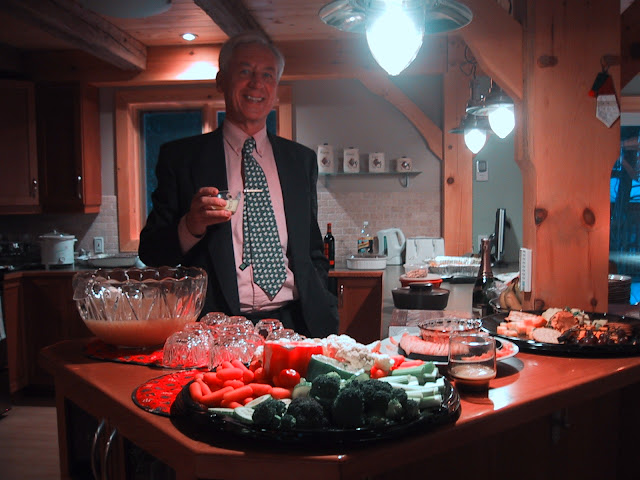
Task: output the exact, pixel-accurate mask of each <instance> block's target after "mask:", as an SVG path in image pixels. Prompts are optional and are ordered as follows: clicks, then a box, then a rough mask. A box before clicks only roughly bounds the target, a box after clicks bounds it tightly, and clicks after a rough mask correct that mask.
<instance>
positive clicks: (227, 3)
mask: <svg viewBox="0 0 640 480" xmlns="http://www.w3.org/2000/svg"><path fill="white" fill-rule="evenodd" d="M193 3H195V4H196V5H197V6H199V7H200V8H201V9H202V10H203V11H204V12H205V13H206V14H207V15H209V17H210V18H211V20H213V21H214V23H215V24H216V25H218V27H220V29H221V30H222V31H223V32H224V33H226V34H227V35H228V36H230V37H231V36H233V35H235V34H237V33H241V32H245V31H247V30H253V31H259V32H261V33H262V34H263V35H265V36H266V37H267V38H269V36H268V35H267V32H265V31H264V29H263V28H262V26H261V25H260V24H259V23H258V21H257V20H256V19H255V18H254V17H253V16H252V15H251V13H250V12H249V10H248V9H247V7H246V6H245V5H244V3H242V1H240V0H193Z"/></svg>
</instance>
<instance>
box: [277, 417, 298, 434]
mask: <svg viewBox="0 0 640 480" xmlns="http://www.w3.org/2000/svg"><path fill="white" fill-rule="evenodd" d="M297 423H298V422H297V420H296V417H294V416H293V415H290V414H289V413H285V414H284V415H283V416H282V420H280V430H287V431H290V430H294V429H295V428H296V424H297Z"/></svg>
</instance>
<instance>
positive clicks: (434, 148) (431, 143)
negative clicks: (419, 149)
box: [358, 72, 442, 160]
mask: <svg viewBox="0 0 640 480" xmlns="http://www.w3.org/2000/svg"><path fill="white" fill-rule="evenodd" d="M358 80H360V82H361V83H362V84H363V85H364V86H365V87H366V88H367V89H368V90H369V91H370V92H371V93H373V94H375V95H377V96H379V97H381V98H383V99H384V100H386V101H387V102H389V103H391V104H392V105H393V106H394V107H396V108H397V109H398V111H400V112H401V113H402V114H403V115H404V116H405V117H407V119H408V120H409V121H410V122H411V123H412V124H413V125H414V126H415V127H416V129H417V130H418V132H419V133H420V136H422V138H423V139H424V141H425V142H426V143H427V148H429V150H431V153H433V154H434V155H435V156H436V157H437V158H438V160H442V130H441V129H440V127H438V126H437V125H436V124H435V123H433V121H432V120H431V119H430V118H429V117H427V116H426V115H425V114H424V112H423V111H422V110H420V108H419V107H418V106H417V105H416V104H415V103H413V101H411V99H410V98H409V97H407V96H406V95H405V94H404V92H403V91H402V90H401V89H400V88H398V87H397V86H396V85H395V84H394V83H393V82H392V81H391V80H390V79H389V76H388V75H387V74H386V73H384V72H363V73H362V74H361V75H359V76H358Z"/></svg>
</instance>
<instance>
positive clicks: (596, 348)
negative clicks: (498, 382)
mask: <svg viewBox="0 0 640 480" xmlns="http://www.w3.org/2000/svg"><path fill="white" fill-rule="evenodd" d="M528 313H534V314H536V315H540V314H541V313H542V311H541V310H529V311H528ZM586 313H587V315H589V318H590V319H591V320H597V319H606V320H609V321H610V322H620V323H628V324H631V325H632V326H634V328H640V320H638V319H637V318H629V317H624V316H621V315H613V314H609V313H597V312H586ZM507 315H508V313H495V314H493V315H488V316H486V317H483V318H482V328H483V329H484V330H486V331H487V332H489V333H490V334H491V335H494V336H496V337H499V338H505V339H507V340H511V341H512V342H513V343H515V344H516V345H518V347H520V351H526V352H532V353H542V354H545V355H560V356H568V357H633V356H636V355H640V344H639V345H632V344H621V345H582V344H569V343H559V344H555V343H542V342H536V341H535V340H526V339H522V338H516V337H507V336H505V335H498V333H497V332H498V325H499V324H500V322H504V321H505V318H506V317H507Z"/></svg>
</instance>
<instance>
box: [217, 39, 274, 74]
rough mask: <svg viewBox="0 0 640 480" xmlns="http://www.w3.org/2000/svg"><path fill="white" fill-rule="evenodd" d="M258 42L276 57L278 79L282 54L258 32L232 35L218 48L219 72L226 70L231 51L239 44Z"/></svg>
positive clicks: (231, 54) (231, 55)
mask: <svg viewBox="0 0 640 480" xmlns="http://www.w3.org/2000/svg"><path fill="white" fill-rule="evenodd" d="M247 44H258V45H264V46H265V47H267V48H268V49H269V50H271V53H273V55H274V56H275V57H276V68H277V71H276V79H277V80H278V81H280V77H281V76H282V71H283V70H284V55H283V54H282V52H281V51H280V50H279V49H278V47H276V46H275V45H274V44H273V43H272V42H271V41H270V40H269V39H268V38H267V37H265V36H264V35H263V34H262V33H260V32H244V33H239V34H237V35H234V36H233V37H231V38H229V40H227V41H226V42H225V43H224V45H222V48H221V49H220V55H219V56H218V69H219V70H220V72H223V73H224V72H226V70H227V68H229V63H230V62H231V57H233V51H234V50H235V49H236V48H237V47H238V46H240V45H247Z"/></svg>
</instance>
